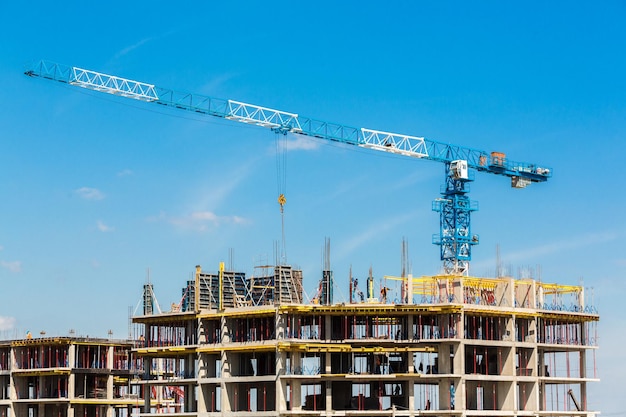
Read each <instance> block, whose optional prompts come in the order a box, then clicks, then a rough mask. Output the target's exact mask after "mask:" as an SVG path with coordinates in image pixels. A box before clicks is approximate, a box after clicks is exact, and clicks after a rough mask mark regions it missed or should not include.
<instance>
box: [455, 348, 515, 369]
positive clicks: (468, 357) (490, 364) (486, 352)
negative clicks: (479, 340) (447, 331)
mask: <svg viewBox="0 0 626 417" xmlns="http://www.w3.org/2000/svg"><path fill="white" fill-rule="evenodd" d="M509 352H510V349H509V348H502V347H487V346H472V345H467V346H465V373H466V374H479V375H502V370H503V368H504V364H505V363H506V360H507V357H508V355H509Z"/></svg>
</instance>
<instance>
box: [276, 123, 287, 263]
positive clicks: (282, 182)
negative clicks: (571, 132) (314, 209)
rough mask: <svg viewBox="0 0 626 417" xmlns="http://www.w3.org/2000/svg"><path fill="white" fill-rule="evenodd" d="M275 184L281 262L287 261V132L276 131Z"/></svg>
mask: <svg viewBox="0 0 626 417" xmlns="http://www.w3.org/2000/svg"><path fill="white" fill-rule="evenodd" d="M275 134H276V185H277V187H278V204H279V205H280V223H281V225H280V227H281V244H280V249H279V250H280V252H281V253H280V254H279V259H280V261H281V262H282V263H286V261H287V250H286V244H285V203H286V202H287V198H286V197H285V192H286V189H287V156H286V153H287V152H286V148H287V134H286V133H283V132H280V131H276V133H275Z"/></svg>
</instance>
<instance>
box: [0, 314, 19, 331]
mask: <svg viewBox="0 0 626 417" xmlns="http://www.w3.org/2000/svg"><path fill="white" fill-rule="evenodd" d="M15 321H16V320H15V317H7V316H0V331H6V330H11V329H13V328H14V327H15Z"/></svg>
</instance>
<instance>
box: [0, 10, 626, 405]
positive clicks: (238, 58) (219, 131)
mask: <svg viewBox="0 0 626 417" xmlns="http://www.w3.org/2000/svg"><path fill="white" fill-rule="evenodd" d="M126 3H128V2H124V3H121V2H117V1H111V2H108V3H107V4H106V5H98V6H91V5H90V6H86V5H85V4H84V3H75V4H72V3H71V2H70V3H68V2H65V3H58V2H57V3H50V2H27V3H24V2H4V3H3V4H2V5H1V6H0V16H2V18H1V19H0V21H1V23H2V24H1V25H0V36H1V39H2V42H0V76H1V79H2V88H0V99H1V102H2V103H3V104H2V112H0V132H1V133H0V141H1V144H2V149H1V151H0V170H1V171H0V172H1V174H2V175H1V178H2V181H0V193H1V195H2V196H3V199H2V204H0V280H1V282H2V288H3V290H2V292H1V294H2V295H1V298H0V299H1V300H2V303H1V307H0V335H2V336H6V337H13V336H14V335H15V334H19V335H21V334H23V332H25V331H26V330H31V331H33V332H39V331H40V330H45V331H46V332H48V333H49V334H67V332H68V330H69V329H70V328H73V329H76V331H77V332H78V333H79V334H85V335H98V336H106V333H107V331H108V330H109V329H111V330H112V331H113V335H114V337H115V336H118V337H125V336H126V334H127V332H128V330H127V329H128V324H127V323H128V308H129V306H132V308H133V309H134V307H135V306H136V305H137V303H138V302H139V300H140V296H141V286H142V284H143V283H144V282H145V280H146V277H147V275H148V270H149V271H150V272H149V275H150V279H151V281H152V282H153V283H154V285H155V291H156V295H157V298H158V300H159V302H160V303H161V305H162V306H163V307H164V308H167V306H169V304H170V303H171V302H178V301H179V298H180V289H181V287H182V286H183V285H184V283H185V281H186V280H187V279H189V278H190V277H191V276H192V273H193V270H194V266H195V265H197V264H200V265H202V266H203V268H204V269H206V270H209V271H215V270H217V268H218V265H219V262H221V261H225V262H227V263H229V262H230V261H229V253H231V251H232V253H234V257H233V260H232V263H233V264H234V265H235V266H236V268H237V269H239V270H243V271H245V272H247V273H253V272H254V266H255V265H258V264H262V263H266V262H271V261H272V260H273V259H274V254H273V253H274V246H275V242H277V241H278V240H280V238H281V217H280V213H279V208H278V204H277V203H276V197H277V194H278V192H279V190H281V191H285V193H286V196H287V205H286V206H285V218H284V220H285V236H286V239H285V243H286V252H287V260H288V262H289V263H291V264H293V265H296V266H298V267H301V268H302V269H303V271H304V274H305V285H306V290H307V292H309V293H313V291H314V288H315V287H316V282H317V280H318V279H319V277H320V271H321V267H322V250H323V245H324V239H325V238H326V237H328V238H330V240H331V264H332V268H333V270H334V272H335V277H336V279H337V282H338V289H337V294H338V296H341V295H343V296H344V297H346V298H347V296H348V278H347V277H348V271H349V268H350V266H352V270H353V273H354V275H356V276H357V277H365V276H366V275H367V271H368V269H369V268H370V266H371V267H372V268H373V271H374V274H375V276H376V277H382V276H383V275H398V274H399V273H400V266H401V265H400V259H401V253H400V247H401V241H402V238H403V237H404V238H406V239H407V240H408V243H409V259H410V262H411V265H412V271H413V274H414V275H432V274H436V273H438V272H439V269H440V267H441V263H440V261H439V258H438V247H436V246H434V245H432V244H431V236H432V235H433V234H435V233H438V230H439V229H438V228H439V226H438V222H439V219H438V214H437V213H436V212H432V211H431V202H432V200H433V199H435V198H437V197H438V196H439V195H438V194H439V190H440V186H441V184H442V183H443V175H444V174H443V166H442V165H441V164H438V163H434V162H428V161H416V160H412V159H409V158H403V157H397V156H390V155H387V154H383V153H380V152H372V151H367V150H357V149H353V148H350V147H345V146H338V145H333V144H329V143H325V142H323V141H313V140H306V139H304V138H301V137H292V136H289V137H288V138H287V139H288V140H289V146H290V149H289V150H288V151H287V152H286V154H285V157H286V158H285V159H286V164H285V167H284V168H285V169H283V170H280V172H277V164H276V152H275V142H274V140H275V139H274V135H273V134H272V133H271V132H270V131H268V130H266V129H262V128H255V127H249V126H245V125H242V124H238V123H235V122H228V121H223V120H219V119H212V118H206V117H200V116H197V115H194V114H191V113H185V112H176V111H171V110H167V109H163V108H160V107H159V106H155V105H150V104H142V103H138V102H134V101H131V100H124V99H117V98H114V97H111V96H108V95H103V94H98V93H93V92H87V91H84V90H81V89H77V88H73V87H68V86H62V85H60V84H57V83H52V82H49V81H44V80H38V79H31V78H28V77H26V76H24V75H22V73H23V70H24V69H25V68H26V67H27V66H28V64H29V63H30V62H32V61H35V60H39V59H42V58H45V59H49V60H52V61H56V62H59V63H63V64H67V65H72V66H79V67H83V68H88V69H93V70H96V71H101V72H105V73H110V74H115V75H119V76H123V77H127V78H131V79H137V80H141V81H145V82H149V83H153V84H156V85H158V86H161V87H167V88H172V89H175V90H181V91H190V92H194V93H202V94H207V95H211V96H215V97H220V98H230V99H234V100H241V101H244V102H248V103H255V104H259V105H263V106H267V107H271V108H277V109H281V110H284V111H289V112H294V113H298V114H300V115H303V116H309V117H314V118H318V119H322V120H326V121H332V122H338V123H342V124H347V125H351V126H356V127H368V128H372V129H379V130H385V131H392V132H398V133H405V134H410V135H416V136H425V137H427V138H430V139H434V140H438V141H441V142H449V143H453V144H458V145H463V146H468V147H472V148H476V149H481V150H486V151H501V152H505V153H506V154H507V155H508V156H509V157H510V158H512V159H515V160H520V161H527V162H534V163H538V164H543V165H547V166H550V167H552V168H553V171H554V176H553V178H551V180H550V181H548V182H547V183H544V184H535V185H533V186H531V187H529V188H527V189H524V190H515V189H511V188H510V186H509V182H508V180H507V179H506V178H502V177H496V176H492V175H488V174H477V175H476V181H475V182H474V183H473V184H472V185H471V189H472V192H471V194H470V197H471V198H472V199H474V200H476V201H478V202H479V205H480V210H479V211H478V212H476V213H474V215H473V219H472V228H473V231H474V232H475V233H478V234H479V235H480V238H481V243H480V245H479V246H477V247H475V248H474V251H473V262H472V265H471V272H472V274H473V275H478V276H483V275H484V276H492V275H493V274H494V272H495V268H496V248H497V247H498V246H499V248H500V256H501V259H502V263H503V265H505V267H506V268H508V270H509V271H510V273H511V274H512V275H514V276H519V274H521V273H523V271H528V270H532V271H533V272H534V274H535V276H538V275H539V276H540V277H541V278H542V280H544V281H549V282H558V283H563V284H579V283H580V282H583V284H584V285H585V286H586V287H590V288H592V289H593V290H589V291H588V294H590V293H592V294H593V303H594V304H595V305H596V306H597V307H598V309H599V311H600V313H601V314H602V321H601V326H600V330H601V339H600V343H601V349H600V350H599V351H598V354H597V356H598V366H599V375H600V377H601V378H602V382H601V383H596V384H592V385H593V386H592V387H591V388H590V390H591V391H592V393H593V394H594V399H593V402H594V403H593V404H589V406H590V407H592V408H596V409H598V408H601V409H602V411H603V412H604V413H605V414H604V415H626V409H625V408H624V406H623V405H619V402H620V401H618V398H620V395H621V391H620V389H619V388H620V386H621V382H622V379H623V378H622V375H624V374H625V373H626V365H625V364H624V361H623V360H622V359H623V353H622V352H621V351H620V349H621V347H622V346H623V345H624V343H626V336H625V332H624V330H625V326H624V324H623V321H622V314H623V312H624V308H623V300H624V299H625V298H626V285H625V284H624V277H625V275H626V255H625V254H624V252H623V251H622V250H620V249H619V248H620V243H619V242H620V241H621V240H622V237H623V236H624V235H625V234H626V222H624V220H623V217H622V215H621V207H622V206H624V205H625V204H626V197H625V196H624V185H623V180H622V178H623V166H624V162H623V155H624V154H625V153H626V152H625V151H626V149H625V148H626V145H624V133H625V131H626V117H625V116H626V81H625V80H624V74H625V73H626V71H625V70H626V61H625V59H624V47H625V46H626V27H625V26H624V24H623V22H624V18H625V17H626V6H625V5H624V3H623V2H611V1H606V2H602V3H600V4H596V5H593V6H592V5H591V4H590V3H582V2H550V3H546V2H518V3H512V2H495V1H494V2H480V3H472V4H466V3H461V2H458V3H457V2H436V3H432V4H430V3H420V2H400V1H389V2H384V3H375V2H326V1H318V2H315V3H314V4H313V3H311V4H305V3H298V2H236V3H233V4H232V5H230V4H227V3H228V2H221V3H219V4H218V3H216V4H210V5H204V4H202V5H199V4H196V5H190V6H186V7H182V6H177V7H173V6H171V3H169V2H167V3H166V2H162V3H159V2H146V3H143V4H141V2H131V5H128V4H126ZM211 3H215V2H211ZM283 181H284V183H285V184H286V185H285V187H284V189H283V188H279V184H281V183H283ZM61 306H62V307H63V309H61V308H59V307H61Z"/></svg>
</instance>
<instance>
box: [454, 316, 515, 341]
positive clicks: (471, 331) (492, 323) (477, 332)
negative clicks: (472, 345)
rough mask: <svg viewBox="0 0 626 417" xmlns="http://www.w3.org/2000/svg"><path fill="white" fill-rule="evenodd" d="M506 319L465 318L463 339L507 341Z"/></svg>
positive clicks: (509, 336)
mask: <svg viewBox="0 0 626 417" xmlns="http://www.w3.org/2000/svg"><path fill="white" fill-rule="evenodd" d="M508 320H509V319H508V318H505V317H488V316H475V315H466V316H465V323H464V324H465V338H466V339H478V340H509V339H510V338H511V337H512V335H510V334H509V331H508V330H507V322H508Z"/></svg>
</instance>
